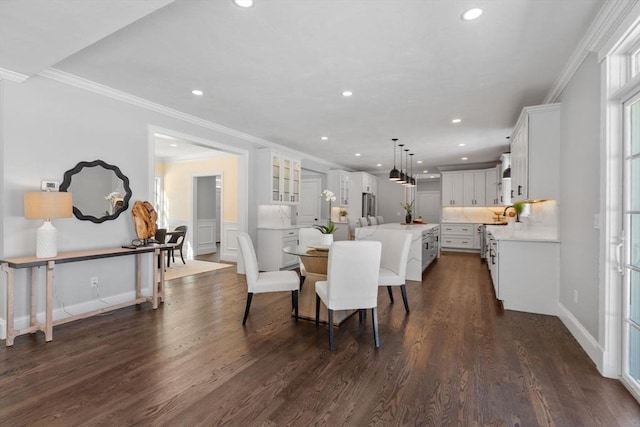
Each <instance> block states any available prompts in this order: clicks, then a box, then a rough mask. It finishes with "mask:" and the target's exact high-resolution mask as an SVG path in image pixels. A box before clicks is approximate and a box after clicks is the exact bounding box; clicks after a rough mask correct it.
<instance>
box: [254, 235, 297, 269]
mask: <svg viewBox="0 0 640 427" xmlns="http://www.w3.org/2000/svg"><path fill="white" fill-rule="evenodd" d="M297 244H298V229H297V228H285V229H271V228H259V229H258V253H257V256H258V267H259V268H260V270H261V271H276V270H281V269H283V268H290V267H294V266H296V265H297V264H298V257H297V256H295V255H291V254H286V253H284V252H283V251H282V249H283V248H285V247H287V246H296V245H297Z"/></svg>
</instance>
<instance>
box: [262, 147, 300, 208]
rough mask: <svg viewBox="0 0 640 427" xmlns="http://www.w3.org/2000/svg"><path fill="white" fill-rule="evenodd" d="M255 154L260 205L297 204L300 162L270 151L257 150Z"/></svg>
mask: <svg viewBox="0 0 640 427" xmlns="http://www.w3.org/2000/svg"><path fill="white" fill-rule="evenodd" d="M257 153H258V155H257V160H258V170H259V174H258V176H259V178H258V189H259V191H260V195H259V198H260V201H261V203H270V204H284V205H294V204H299V203H300V177H301V166H300V160H299V159H295V158H293V157H291V156H287V155H285V154H283V153H279V152H277V151H273V150H270V149H259V150H257ZM267 186H268V187H267Z"/></svg>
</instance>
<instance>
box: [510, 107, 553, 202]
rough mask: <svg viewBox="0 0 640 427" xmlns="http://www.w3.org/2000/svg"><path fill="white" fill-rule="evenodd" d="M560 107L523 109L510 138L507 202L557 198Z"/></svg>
mask: <svg viewBox="0 0 640 427" xmlns="http://www.w3.org/2000/svg"><path fill="white" fill-rule="evenodd" d="M559 181H560V104H547V105H539V106H534V107H526V108H524V109H523V110H522V113H521V114H520V117H519V119H518V121H517V123H516V126H515V128H514V130H513V134H512V135H511V194H512V197H511V201H512V202H518V201H526V200H550V199H556V200H557V199H558V198H559V196H560V190H559V189H560V186H559V185H558V183H559Z"/></svg>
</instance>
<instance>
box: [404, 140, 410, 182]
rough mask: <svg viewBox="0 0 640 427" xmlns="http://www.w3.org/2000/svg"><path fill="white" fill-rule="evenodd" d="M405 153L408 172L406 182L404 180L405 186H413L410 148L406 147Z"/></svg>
mask: <svg viewBox="0 0 640 427" xmlns="http://www.w3.org/2000/svg"><path fill="white" fill-rule="evenodd" d="M404 155H405V160H406V165H407V166H406V167H407V174H406V175H405V180H404V181H405V182H404V184H403V185H404V186H405V187H411V175H409V149H408V148H405V149H404Z"/></svg>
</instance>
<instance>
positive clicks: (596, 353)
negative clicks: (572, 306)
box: [558, 302, 617, 378]
mask: <svg viewBox="0 0 640 427" xmlns="http://www.w3.org/2000/svg"><path fill="white" fill-rule="evenodd" d="M558 317H560V320H561V321H562V323H564V325H565V326H566V327H567V329H569V332H571V335H573V337H574V338H575V339H576V341H578V344H580V347H582V349H583V350H584V351H585V352H586V353H587V356H589V358H590V359H591V360H592V361H593V363H595V365H596V368H597V369H598V372H600V374H601V375H603V376H605V377H610V373H609V372H607V371H608V369H605V366H604V349H603V348H602V346H601V345H600V343H598V340H596V339H595V338H594V337H593V336H592V335H591V334H590V333H589V331H587V330H586V329H585V327H584V326H582V324H581V323H580V321H578V319H576V318H575V316H574V315H573V314H572V313H571V312H570V311H569V310H568V309H567V308H566V307H565V306H564V305H562V304H561V303H560V302H558ZM608 374H609V375H608ZM610 378H617V374H616V375H615V376H614V377H610Z"/></svg>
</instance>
